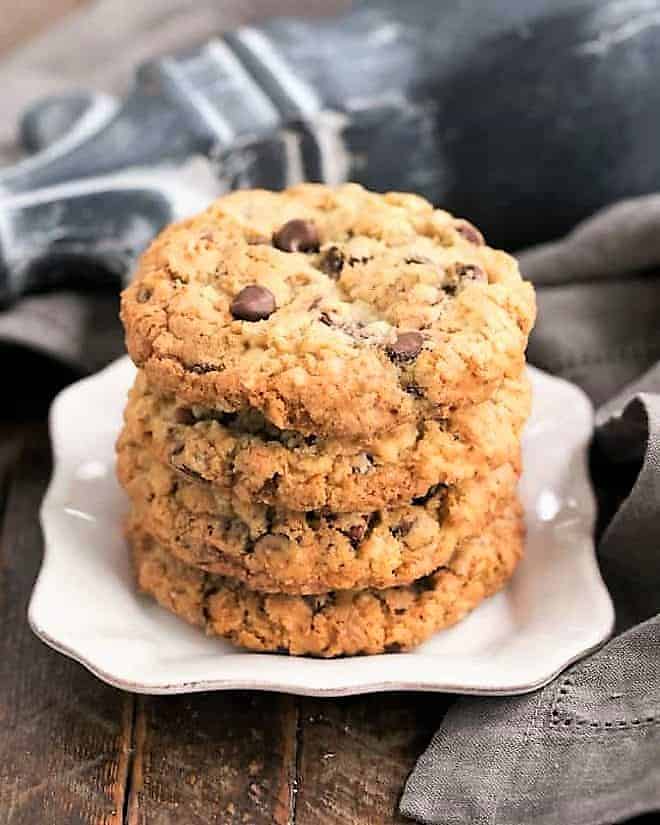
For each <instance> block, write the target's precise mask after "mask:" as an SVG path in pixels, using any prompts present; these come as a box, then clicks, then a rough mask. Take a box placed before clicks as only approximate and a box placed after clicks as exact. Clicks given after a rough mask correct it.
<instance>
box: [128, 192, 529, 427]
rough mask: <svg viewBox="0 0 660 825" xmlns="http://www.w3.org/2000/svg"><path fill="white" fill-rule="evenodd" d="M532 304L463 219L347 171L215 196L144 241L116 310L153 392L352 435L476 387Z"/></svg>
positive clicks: (393, 423) (523, 335) (445, 403)
mask: <svg viewBox="0 0 660 825" xmlns="http://www.w3.org/2000/svg"><path fill="white" fill-rule="evenodd" d="M534 314H535V303H534V293H533V290H532V287H531V285H530V284H528V283H526V282H524V281H523V280H522V279H521V277H520V273H519V271H518V267H517V264H516V262H515V260H514V259H513V258H511V257H510V256H509V255H506V254H505V253H504V252H500V251H496V250H493V249H490V248H489V247H488V246H486V245H485V244H484V243H483V239H482V237H481V235H480V234H479V233H478V232H477V231H476V230H475V229H474V227H470V225H469V224H468V223H467V222H466V221H461V220H457V219H455V218H453V217H452V216H451V215H450V214H449V213H447V212H443V211H441V210H434V209H433V208H432V206H431V205H430V204H429V203H427V202H426V201H425V200H423V199H422V198H419V197H416V196H414V195H404V194H400V193H394V192H390V193H389V194H386V195H378V194H374V193H371V192H368V191H366V190H364V189H363V188H362V187H360V186H357V185H355V184H346V185H343V186H339V187H337V188H334V189H333V188H330V187H327V186H322V185H319V184H304V185H300V186H296V187H293V188H291V189H288V190H286V191H284V192H277V193H276V192H267V191H263V190H258V191H237V192H233V193H231V194H229V195H226V196H224V197H222V198H220V199H219V200H218V201H216V202H215V203H214V204H212V205H211V206H210V207H209V208H208V209H207V210H206V212H203V213H202V214H200V215H198V216H196V217H194V218H190V219H188V220H185V221H182V222H180V223H177V224H174V225H172V226H170V227H169V228H168V229H167V230H165V231H164V232H163V233H162V234H161V235H160V236H159V237H158V238H157V239H156V240H155V241H154V242H153V244H152V245H151V247H150V248H149V249H148V250H147V252H146V253H145V254H144V255H143V257H142V259H141V262H140V265H139V267H138V270H137V274H136V277H135V280H134V282H133V283H132V284H131V285H130V286H129V287H128V288H127V289H126V290H125V291H124V293H123V296H122V310H121V315H122V320H123V322H124V325H125V328H126V340H127V345H128V350H129V353H130V354H131V356H132V358H133V360H134V361H135V363H136V364H137V365H138V366H141V367H143V368H144V370H145V371H146V373H147V375H148V376H149V379H150V380H151V381H152V382H153V385H154V387H155V388H157V389H158V390H159V391H162V392H164V393H173V394H176V395H177V396H178V397H179V398H181V399H183V400H185V401H186V402H188V403H191V404H200V405H203V406H206V407H212V408H215V409H217V410H221V411H225V412H236V411H241V410H245V409H246V408H253V409H255V410H257V411H259V412H260V413H262V414H263V415H264V416H265V417H266V418H267V419H268V420H269V421H270V422H271V423H273V424H274V425H275V426H276V427H278V428H280V429H290V430H296V431H298V432H303V433H305V434H310V433H311V434H314V435H322V436H338V437H342V438H360V439H365V438H373V437H374V434H375V433H379V432H384V431H387V430H389V429H392V428H393V427H397V426H399V425H400V424H402V423H405V422H408V421H414V420H416V419H423V418H426V417H436V416H437V415H438V412H439V410H440V411H442V410H446V409H448V408H450V407H455V406H460V405H463V404H465V403H468V402H479V401H483V400H485V399H486V398H488V397H490V395H492V393H493V392H494V390H495V389H496V388H497V387H498V386H499V384H500V383H501V381H502V379H503V378H505V377H506V376H516V375H518V374H519V373H520V370H521V368H522V365H523V362H524V350H525V346H526V343H527V337H528V334H529V331H530V328H531V326H532V323H533V320H534Z"/></svg>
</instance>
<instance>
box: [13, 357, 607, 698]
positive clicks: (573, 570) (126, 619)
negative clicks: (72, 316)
mask: <svg viewBox="0 0 660 825" xmlns="http://www.w3.org/2000/svg"><path fill="white" fill-rule="evenodd" d="M134 372H135V371H134V367H133V366H132V364H131V363H130V362H129V360H128V359H127V358H123V359H121V360H120V361H117V362H115V363H114V364H112V365H111V366H109V367H108V368H107V369H105V370H103V371H102V372H100V373H98V374H97V375H95V376H92V377H91V378H87V379H85V380H83V381H80V382H78V383H77V384H74V385H72V386H71V387H68V388H67V389H66V390H64V392H62V393H61V394H60V395H59V396H58V398H57V399H56V400H55V402H54V404H53V407H52V410H51V418H50V426H51V434H52V441H53V449H54V461H55V467H54V472H53V478H52V480H51V483H50V487H49V489H48V492H47V494H46V497H45V499H44V502H43V506H42V509H41V521H42V526H43V531H44V537H45V551H44V561H43V566H42V568H41V572H40V574H39V578H38V580H37V583H36V585H35V588H34V592H33V595H32V600H31V603H30V608H29V622H30V625H31V627H32V629H33V630H34V632H35V633H36V634H37V635H38V636H39V637H40V638H41V639H43V640H44V641H45V642H46V643H47V644H49V645H51V646H52V647H54V648H56V649H57V650H59V651H61V652H62V653H65V654H66V655H68V656H71V657H73V658H74V659H77V660H78V661H79V662H81V663H82V664H83V665H85V666H86V667H87V668H89V669H90V670H91V671H92V672H93V673H95V674H96V675H97V676H99V677H100V678H101V679H104V680H105V681H106V682H109V683H111V684H113V685H116V686H118V687H121V688H124V689H126V690H132V691H138V692H142V693H185V692H192V691H200V690H221V689H228V688H252V689H257V690H279V691H288V692H291V693H301V694H308V695H314V696H340V695H346V694H352V693H368V692H373V691H383V690H435V691H452V692H456V693H484V694H507V693H523V692H526V691H530V690H533V689H535V688H537V687H540V686H541V685H543V684H544V683H546V682H548V681H549V680H550V679H552V678H553V676H555V675H556V674H557V673H558V672H559V671H561V670H562V669H563V668H565V667H566V666H567V665H568V664H570V663H571V662H573V661H574V660H575V659H577V658H579V657H580V656H582V655H584V654H585V653H587V652H588V651H589V650H591V649H593V648H594V647H595V646H597V645H598V644H600V643H601V642H602V641H603V640H604V639H606V638H607V636H608V635H609V634H610V632H611V628H612V624H613V618H614V615H613V609H612V603H611V601H610V598H609V595H608V593H607V591H606V589H605V587H604V585H603V582H602V580H601V578H600V574H599V572H598V567H597V564H596V558H595V552H594V544H593V539H592V530H593V521H594V499H593V495H592V492H591V489H590V486H589V481H588V477H587V469H586V451H587V447H588V443H589V439H590V437H591V431H592V419H593V410H592V408H591V405H590V403H589V401H588V400H587V398H586V397H585V396H584V395H583V393H582V392H581V391H580V390H578V389H577V388H576V387H574V386H572V385H571V384H568V383H566V382H565V381H561V380H559V379H557V378H553V377H551V376H549V375H546V374H544V373H542V372H539V371H538V370H535V369H530V375H531V378H532V381H533V385H534V409H533V413H532V416H531V419H530V421H529V424H528V426H527V428H526V431H525V435H524V440H523V441H524V444H523V447H524V460H525V472H524V474H523V478H522V482H521V495H522V499H523V503H524V507H525V512H526V520H527V527H528V535H527V552H526V557H525V559H524V560H523V562H522V563H521V565H520V567H519V568H518V570H517V571H516V574H515V576H514V578H513V580H512V581H511V583H510V584H509V586H508V587H507V588H506V590H504V591H503V592H502V593H499V594H498V595H497V596H495V597H494V598H492V599H490V600H489V601H487V602H486V603H484V604H483V605H481V606H480V607H479V608H478V609H477V610H475V611H474V613H472V614H471V615H470V616H469V617H468V618H467V619H466V620H464V621H463V622H461V623H460V624H458V625H456V626H455V627H454V628H452V629H450V630H446V631H443V632H440V633H438V634H436V635H435V636H434V637H433V638H432V639H431V640H429V641H428V642H426V643H425V644H424V645H422V646H421V647H419V648H417V649H416V650H415V651H413V652H411V653H395V654H384V655H381V656H362V657H356V658H352V659H335V660H319V659H309V658H294V657H288V656H281V655H269V654H256V653H247V652H241V651H239V650H237V649H236V648H234V647H232V646H231V645H229V644H228V643H225V642H223V641H220V640H217V639H212V638H207V637H206V636H204V634H203V633H201V632H200V631H198V630H197V629H195V628H192V627H188V626H187V625H185V624H184V623H183V622H181V621H180V620H179V619H177V618H175V617H174V616H172V615H170V614H169V613H167V612H166V611H165V610H162V609H161V608H160V607H158V606H157V605H156V604H155V603H154V602H152V601H151V600H150V599H147V598H145V597H143V596H140V595H138V594H137V593H136V591H135V588H134V586H133V581H132V577H131V571H130V568H129V563H128V554H127V552H126V547H125V544H124V539H123V537H122V528H121V521H122V515H123V513H124V512H125V510H126V506H127V504H126V499H125V497H124V494H123V493H122V491H121V490H120V488H119V486H118V484H117V482H116V481H115V476H114V442H115V439H116V437H117V434H118V431H119V428H120V426H121V420H122V408H123V406H124V403H125V399H126V392H127V390H128V387H129V386H130V384H131V382H132V380H133V376H134Z"/></svg>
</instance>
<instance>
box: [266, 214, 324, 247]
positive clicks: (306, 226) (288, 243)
mask: <svg viewBox="0 0 660 825" xmlns="http://www.w3.org/2000/svg"><path fill="white" fill-rule="evenodd" d="M320 243H321V241H320V238H319V233H318V230H317V229H316V227H315V226H314V224H313V223H312V222H311V221H303V220H299V219H295V220H292V221H288V222H287V223H285V224H284V226H281V227H280V228H279V229H278V230H277V232H274V233H273V246H276V247H277V248H278V249H281V250H282V252H318V249H319V246H320Z"/></svg>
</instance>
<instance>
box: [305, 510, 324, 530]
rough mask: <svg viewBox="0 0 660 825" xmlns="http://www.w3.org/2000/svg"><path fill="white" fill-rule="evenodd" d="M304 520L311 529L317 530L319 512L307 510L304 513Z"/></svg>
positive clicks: (319, 523) (319, 524)
mask: <svg viewBox="0 0 660 825" xmlns="http://www.w3.org/2000/svg"><path fill="white" fill-rule="evenodd" d="M305 521H306V522H307V525H308V527H311V528H312V530H318V529H319V528H320V526H321V513H320V512H319V511H318V510H308V511H307V512H306V513H305Z"/></svg>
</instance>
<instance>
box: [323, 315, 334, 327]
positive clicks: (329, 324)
mask: <svg viewBox="0 0 660 825" xmlns="http://www.w3.org/2000/svg"><path fill="white" fill-rule="evenodd" d="M319 321H320V322H321V323H322V324H325V325H326V327H334V325H335V324H334V321H333V320H332V318H331V317H330V316H329V315H328V313H327V312H322V313H321V314H320V315H319Z"/></svg>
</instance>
